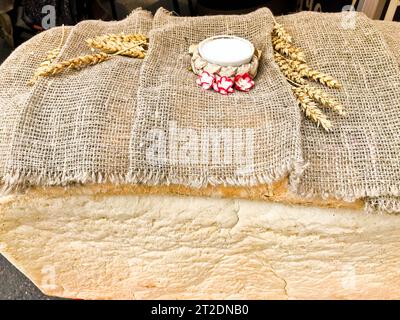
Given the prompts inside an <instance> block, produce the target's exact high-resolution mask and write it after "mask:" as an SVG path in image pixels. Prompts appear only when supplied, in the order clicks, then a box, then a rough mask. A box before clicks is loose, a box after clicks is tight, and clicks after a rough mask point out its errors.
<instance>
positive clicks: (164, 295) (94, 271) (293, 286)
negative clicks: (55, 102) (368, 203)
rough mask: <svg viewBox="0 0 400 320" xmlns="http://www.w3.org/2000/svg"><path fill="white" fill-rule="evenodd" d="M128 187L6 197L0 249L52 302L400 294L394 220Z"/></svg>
mask: <svg viewBox="0 0 400 320" xmlns="http://www.w3.org/2000/svg"><path fill="white" fill-rule="evenodd" d="M131 188H132V187H127V189H124V188H123V187H119V188H118V187H111V186H108V187H107V186H86V187H74V188H70V189H68V190H63V189H62V188H48V189H46V190H40V189H36V190H35V189H33V190H30V191H28V192H27V193H25V194H21V195H13V196H7V197H3V198H2V200H1V205H0V221H1V224H0V245H1V250H0V251H1V252H2V253H3V254H5V256H6V257H8V259H9V260H10V261H12V262H13V263H14V264H15V265H16V266H17V267H18V268H19V269H20V270H21V271H23V272H24V273H25V274H26V275H27V276H28V277H29V278H30V279H31V280H32V281H34V282H35V283H36V284H37V285H38V287H39V288H40V289H41V290H42V291H43V292H45V293H47V294H49V295H55V296H60V297H69V298H83V299H98V298H105V299H121V298H127V299H181V298H185V299H236V298H238V299H272V298H275V299H310V298H317V299H327V298H334V299H335V298H356V299H357V298H367V299H382V298H400V291H399V287H400V277H399V270H400V268H399V266H400V250H399V248H400V216H390V215H386V216H382V215H374V214H365V213H364V212H363V211H362V210H360V209H338V208H336V209H333V208H317V207H308V206H299V205H290V204H282V203H273V202H267V201H259V200H253V201H249V200H245V199H233V198H217V197H216V196H217V193H214V194H213V197H194V196H183V195H173V194H171V193H172V192H165V194H162V193H157V192H155V194H151V193H152V192H147V193H146V192H144V191H143V190H142V191H143V192H138V190H136V194H135V193H134V192H132V190H131ZM170 191H171V190H170Z"/></svg>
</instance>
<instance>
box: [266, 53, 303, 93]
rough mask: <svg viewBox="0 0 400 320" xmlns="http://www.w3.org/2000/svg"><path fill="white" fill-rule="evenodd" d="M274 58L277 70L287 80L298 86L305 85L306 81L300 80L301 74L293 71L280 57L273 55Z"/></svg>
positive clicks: (277, 54)
mask: <svg viewBox="0 0 400 320" xmlns="http://www.w3.org/2000/svg"><path fill="white" fill-rule="evenodd" d="M274 58H275V62H276V63H277V65H278V66H279V69H280V70H281V72H282V73H283V75H284V76H285V77H286V78H287V79H289V80H291V81H293V82H295V83H296V84H298V85H301V84H306V81H305V80H304V79H303V78H302V76H301V74H300V73H299V72H297V71H296V70H294V69H293V68H292V67H291V66H290V65H289V63H288V61H287V60H286V59H285V58H284V57H283V56H282V55H280V54H279V53H275V55H274Z"/></svg>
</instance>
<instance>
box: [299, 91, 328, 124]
mask: <svg viewBox="0 0 400 320" xmlns="http://www.w3.org/2000/svg"><path fill="white" fill-rule="evenodd" d="M293 92H294V94H295V96H296V97H297V101H298V103H299V106H300V108H301V110H302V111H303V112H304V113H305V115H306V116H307V117H308V118H309V119H311V120H312V121H314V122H315V123H316V124H317V126H318V127H319V126H321V127H322V128H323V129H324V130H325V131H328V132H329V131H332V123H331V121H329V119H328V118H327V117H326V115H325V114H324V113H323V112H322V111H321V109H319V108H318V105H317V104H316V103H315V101H313V100H312V99H311V98H310V97H309V96H308V94H307V92H306V91H305V90H304V88H302V87H298V88H293Z"/></svg>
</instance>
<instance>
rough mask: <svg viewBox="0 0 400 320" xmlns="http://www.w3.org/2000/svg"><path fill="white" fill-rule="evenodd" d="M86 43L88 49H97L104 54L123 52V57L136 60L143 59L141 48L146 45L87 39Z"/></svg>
mask: <svg viewBox="0 0 400 320" xmlns="http://www.w3.org/2000/svg"><path fill="white" fill-rule="evenodd" d="M86 42H87V43H88V45H89V46H90V47H92V48H96V49H99V50H101V51H103V52H105V53H116V52H120V51H123V53H121V55H124V56H129V57H132V58H138V59H143V58H144V57H145V49H144V48H143V46H142V45H144V44H146V43H144V42H137V43H136V42H133V43H132V42H114V41H110V40H106V39H104V40H100V39H88V40H86ZM125 49H126V50H125Z"/></svg>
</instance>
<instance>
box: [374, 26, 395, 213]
mask: <svg viewBox="0 0 400 320" xmlns="http://www.w3.org/2000/svg"><path fill="white" fill-rule="evenodd" d="M374 24H375V25H376V27H377V28H378V29H379V30H380V31H381V33H382V35H383V37H384V38H385V40H386V42H387V44H388V47H389V50H390V51H391V52H392V53H393V54H394V55H395V57H396V60H397V62H398V64H399V67H400V23H399V22H392V21H374ZM399 158H400V156H399ZM399 161H400V160H399ZM366 208H367V210H368V211H369V212H376V211H380V212H390V213H400V197H393V196H392V197H390V196H387V197H376V198H368V199H367V201H366Z"/></svg>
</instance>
